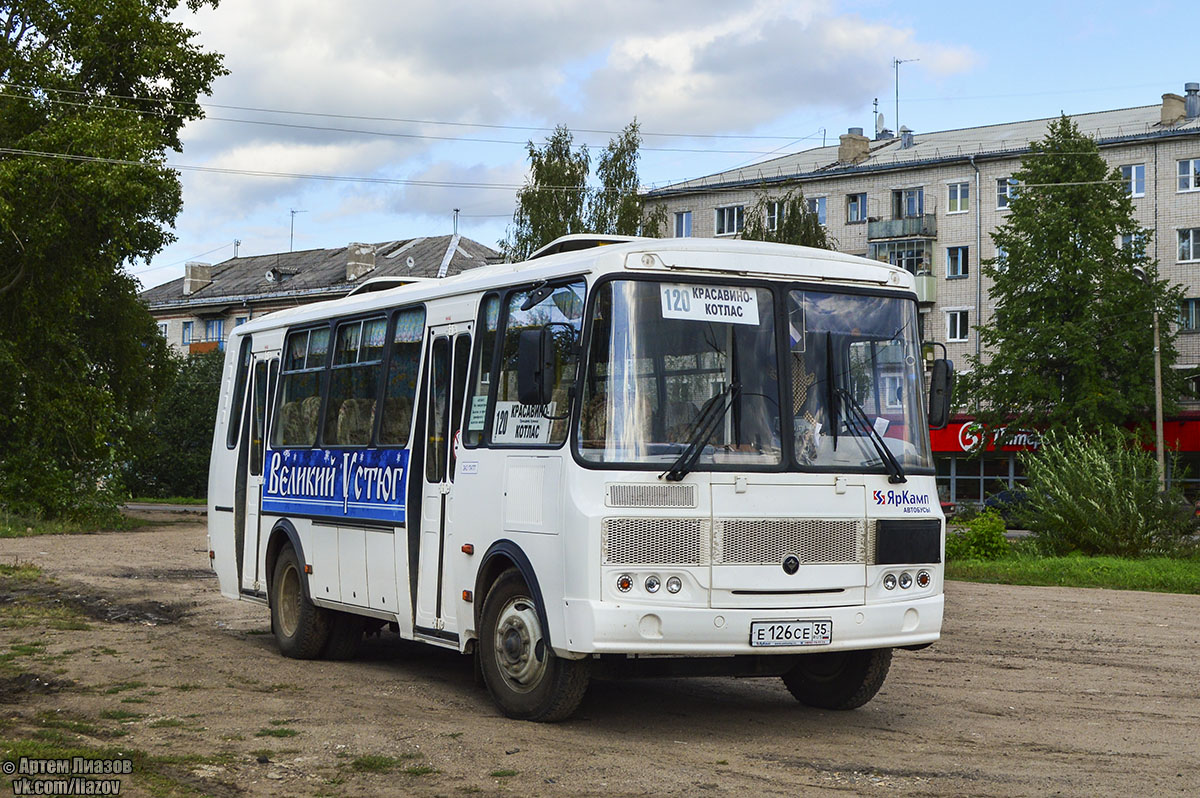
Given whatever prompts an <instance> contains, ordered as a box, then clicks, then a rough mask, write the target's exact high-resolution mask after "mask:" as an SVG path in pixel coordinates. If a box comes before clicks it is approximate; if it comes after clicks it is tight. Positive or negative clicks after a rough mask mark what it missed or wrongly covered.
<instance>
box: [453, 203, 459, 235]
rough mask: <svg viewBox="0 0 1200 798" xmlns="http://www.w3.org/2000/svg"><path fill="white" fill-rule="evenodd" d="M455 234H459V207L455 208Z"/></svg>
mask: <svg viewBox="0 0 1200 798" xmlns="http://www.w3.org/2000/svg"><path fill="white" fill-rule="evenodd" d="M454 235H458V208H455V209H454Z"/></svg>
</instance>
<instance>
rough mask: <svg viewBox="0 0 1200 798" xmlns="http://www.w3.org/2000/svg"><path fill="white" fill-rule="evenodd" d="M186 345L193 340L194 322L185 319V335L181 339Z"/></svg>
mask: <svg viewBox="0 0 1200 798" xmlns="http://www.w3.org/2000/svg"><path fill="white" fill-rule="evenodd" d="M179 340H180V341H181V342H182V343H183V345H184V346H187V345H188V344H190V343H191V342H192V322H190V321H185V322H184V323H183V335H182V336H181V337H180V339H179Z"/></svg>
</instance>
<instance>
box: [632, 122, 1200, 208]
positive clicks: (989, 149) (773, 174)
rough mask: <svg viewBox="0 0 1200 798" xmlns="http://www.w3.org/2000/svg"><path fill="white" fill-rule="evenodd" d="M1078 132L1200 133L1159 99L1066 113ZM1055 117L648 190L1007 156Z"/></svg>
mask: <svg viewBox="0 0 1200 798" xmlns="http://www.w3.org/2000/svg"><path fill="white" fill-rule="evenodd" d="M1068 116H1070V118H1071V119H1072V120H1074V122H1075V124H1076V125H1078V126H1079V130H1080V132H1082V133H1084V134H1086V135H1089V136H1091V137H1093V138H1095V139H1096V141H1097V143H1098V144H1100V145H1101V146H1105V145H1113V144H1120V143H1123V142H1126V141H1137V140H1142V139H1149V138H1159V137H1170V136H1188V135H1191V136H1195V135H1200V118H1195V119H1180V120H1179V121H1177V122H1175V123H1173V124H1169V125H1163V124H1162V123H1161V121H1160V120H1161V117H1162V105H1161V104H1159V105H1143V106H1139V107H1137V108H1121V109H1118V110H1114V111H1097V112H1093V113H1086V114H1075V115H1070V114H1068ZM1057 118H1058V117H1047V118H1045V119H1030V120H1027V121H1024V122H1006V123H1004V124H1000V125H983V126H980V127H965V128H958V129H956V130H939V131H933V132H930V133H921V132H914V133H913V134H912V136H913V143H912V146H910V147H907V148H902V147H901V140H900V137H899V136H896V137H895V138H888V139H875V140H874V141H871V142H870V154H869V155H868V157H867V159H866V160H865V161H862V162H860V163H857V164H850V163H842V162H839V161H838V146H837V145H832V146H828V147H816V148H814V149H811V150H804V151H802V152H797V153H792V154H790V155H783V156H781V157H778V158H772V159H770V160H767V161H762V162H760V163H756V164H752V165H750V166H743V167H739V168H736V169H730V170H727V171H724V172H717V173H716V174H712V175H708V176H707V177H700V178H696V179H694V180H686V181H684V182H681V183H673V184H671V185H667V186H663V187H661V188H656V189H652V190H651V191H649V192H647V195H648V196H650V197H663V196H669V195H671V194H684V193H687V194H690V193H699V192H703V191H708V190H712V189H717V188H725V189H728V188H735V187H745V186H750V185H758V184H762V183H773V182H780V181H785V180H803V179H810V180H811V179H818V178H824V177H833V176H841V175H847V174H854V173H861V172H871V171H885V170H893V169H906V168H912V167H915V166H927V165H932V164H936V163H944V162H950V161H964V160H967V159H968V158H970V157H971V156H975V157H977V158H1007V157H1014V156H1017V155H1020V154H1022V153H1024V152H1026V151H1027V150H1028V149H1029V143H1030V142H1031V141H1037V140H1039V139H1042V138H1045V136H1046V130H1047V127H1048V126H1049V124H1050V123H1051V122H1052V121H1054V120H1055V119H1057Z"/></svg>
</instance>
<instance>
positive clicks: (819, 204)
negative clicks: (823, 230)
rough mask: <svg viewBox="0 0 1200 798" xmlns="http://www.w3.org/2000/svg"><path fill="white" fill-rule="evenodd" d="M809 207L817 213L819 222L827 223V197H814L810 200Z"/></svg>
mask: <svg viewBox="0 0 1200 798" xmlns="http://www.w3.org/2000/svg"><path fill="white" fill-rule="evenodd" d="M808 209H809V210H810V211H812V212H813V213H815V214H816V215H817V223H818V224H825V198H824V197H813V198H812V199H810V200H809V201H808Z"/></svg>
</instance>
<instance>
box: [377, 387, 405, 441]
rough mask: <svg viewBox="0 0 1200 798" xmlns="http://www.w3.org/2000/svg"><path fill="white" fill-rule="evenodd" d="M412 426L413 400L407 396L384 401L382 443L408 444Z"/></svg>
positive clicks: (380, 437) (380, 438) (388, 397)
mask: <svg viewBox="0 0 1200 798" xmlns="http://www.w3.org/2000/svg"><path fill="white" fill-rule="evenodd" d="M411 426H412V400H411V399H409V398H408V397H407V396H387V397H385V398H384V400H383V423H382V425H381V426H380V428H379V442H380V443H406V442H407V441H408V430H409V427H411Z"/></svg>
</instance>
